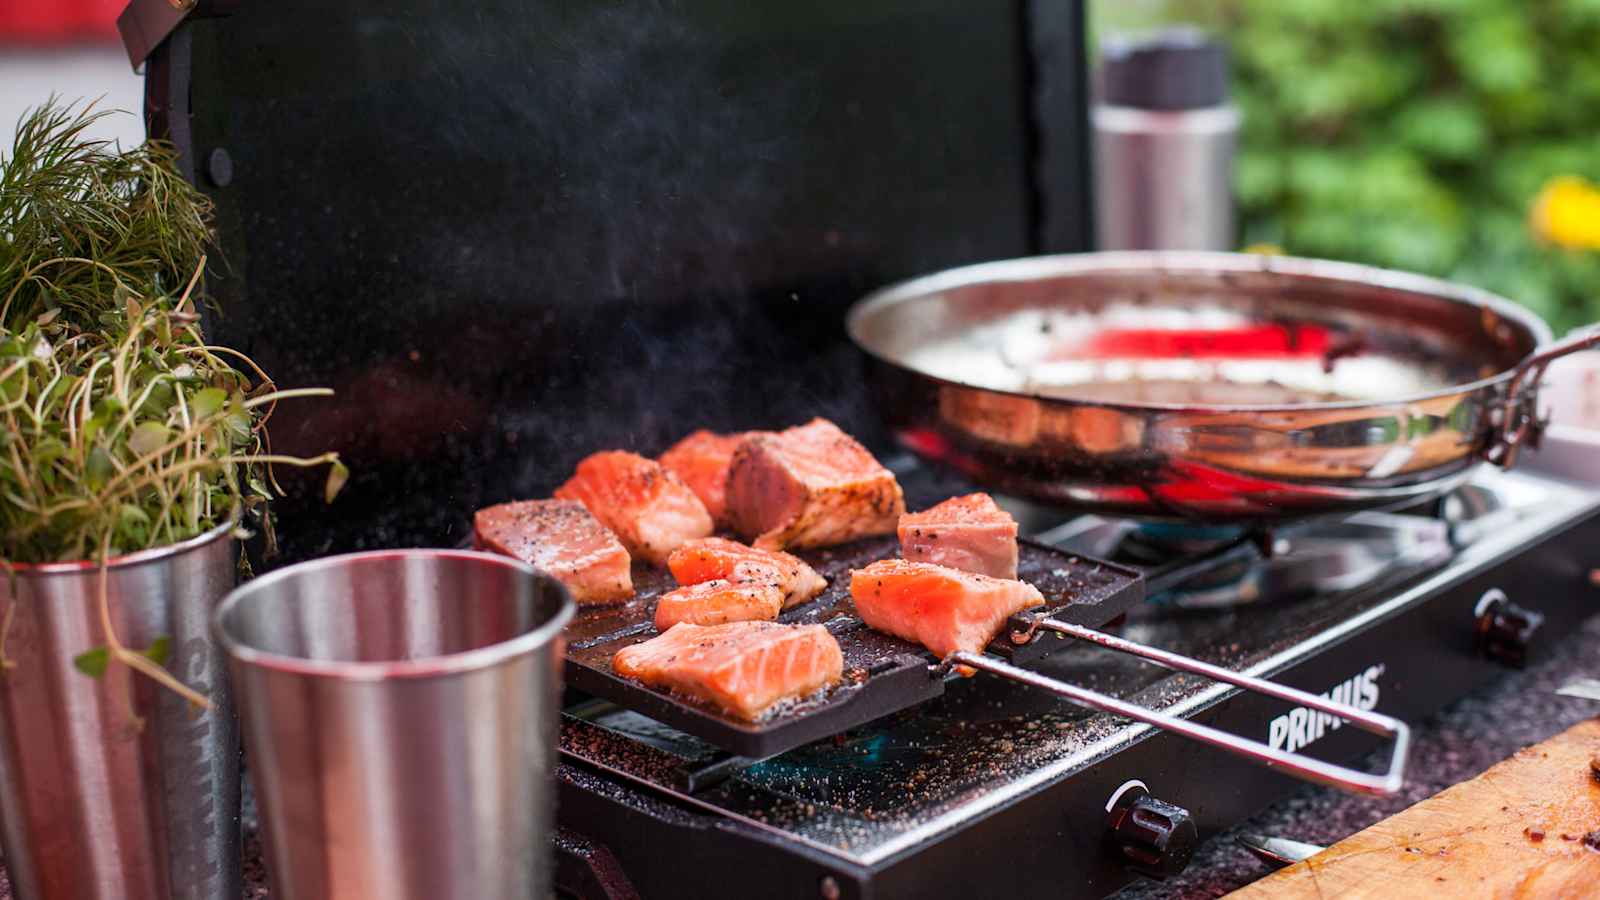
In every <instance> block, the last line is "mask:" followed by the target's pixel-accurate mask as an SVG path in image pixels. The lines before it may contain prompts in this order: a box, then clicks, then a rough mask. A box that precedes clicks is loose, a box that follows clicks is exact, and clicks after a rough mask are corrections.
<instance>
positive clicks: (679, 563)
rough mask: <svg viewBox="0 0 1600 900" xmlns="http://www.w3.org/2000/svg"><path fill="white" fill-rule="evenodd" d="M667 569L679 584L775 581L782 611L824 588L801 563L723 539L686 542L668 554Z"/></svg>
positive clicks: (822, 580)
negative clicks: (781, 595)
mask: <svg viewBox="0 0 1600 900" xmlns="http://www.w3.org/2000/svg"><path fill="white" fill-rule="evenodd" d="M667 568H669V569H671V570H672V577H673V578H676V579H678V583H679V584H699V583H700V582H702V581H710V580H712V579H714V578H722V579H727V580H729V581H734V582H738V581H750V580H758V581H760V580H767V581H771V580H775V581H776V582H777V584H778V586H779V587H780V588H781V589H782V591H783V608H784V609H788V608H790V607H791V606H799V605H800V604H802V603H805V602H807V601H809V600H811V599H812V598H814V597H816V596H817V595H818V594H820V593H822V590H823V588H826V587H827V586H828V580H827V579H826V578H823V577H822V576H821V575H818V574H817V570H816V569H813V568H811V567H810V566H808V565H806V564H805V562H804V561H803V560H801V559H800V558H799V557H797V556H794V555H792V554H788V553H784V552H783V551H781V550H757V549H756V548H754V547H747V546H745V545H744V544H741V543H739V542H738V541H730V540H728V539H727V538H718V537H709V538H701V539H699V540H697V541H690V542H689V543H687V544H684V545H683V546H682V547H679V548H678V549H676V550H674V551H672V556H670V557H668V558H667Z"/></svg>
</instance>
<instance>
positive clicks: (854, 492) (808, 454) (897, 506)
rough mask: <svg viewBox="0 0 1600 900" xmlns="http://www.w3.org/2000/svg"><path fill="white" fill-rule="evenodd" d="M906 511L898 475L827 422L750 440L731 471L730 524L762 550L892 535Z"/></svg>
mask: <svg viewBox="0 0 1600 900" xmlns="http://www.w3.org/2000/svg"><path fill="white" fill-rule="evenodd" d="M905 511H906V502H905V497H904V496H903V495H902V494H901V493H900V485H899V483H898V482H896V481H895V479H894V473H892V472H890V471H889V470H888V469H885V468H884V467H883V466H882V465H881V464H879V462H878V461H877V460H876V459H873V458H872V454H871V453H868V452H867V448H865V447H863V446H861V445H860V444H859V443H857V442H856V440H855V438H852V437H851V436H850V435H848V434H845V433H844V432H843V431H840V430H839V426H837V425H835V424H833V423H832V422H829V421H828V420H827V419H812V420H811V421H810V422H808V423H807V424H805V425H801V426H798V427H795V428H790V429H788V430H787V431H782V432H779V433H777V434H754V435H751V436H750V437H749V438H748V439H746V440H745V442H744V443H742V444H740V445H739V448H738V449H737V450H735V451H734V453H733V462H732V463H731V464H730V465H729V468H728V520H729V522H731V523H732V524H733V527H734V528H735V529H736V530H737V531H738V532H739V533H740V534H742V535H744V536H745V537H747V538H751V539H752V540H751V543H752V544H754V545H755V546H757V547H759V548H761V549H763V550H782V549H784V548H785V547H826V546H830V545H832V544H842V543H844V542H846V541H852V540H855V539H856V538H861V537H866V536H868V535H874V534H889V533H891V532H893V531H894V528H895V524H896V523H897V522H899V520H900V515H901V514H902V513H904V512H905Z"/></svg>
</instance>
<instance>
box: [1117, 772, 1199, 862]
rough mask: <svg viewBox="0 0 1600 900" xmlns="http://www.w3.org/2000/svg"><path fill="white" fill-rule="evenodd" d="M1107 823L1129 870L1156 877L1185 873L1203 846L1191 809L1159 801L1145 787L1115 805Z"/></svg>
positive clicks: (1126, 792) (1124, 797)
mask: <svg viewBox="0 0 1600 900" xmlns="http://www.w3.org/2000/svg"><path fill="white" fill-rule="evenodd" d="M1106 824H1107V826H1108V827H1109V828H1110V829H1111V832H1110V836H1109V837H1110V840H1111V843H1112V845H1113V846H1114V847H1115V848H1116V851H1117V853H1118V854H1119V855H1120V856H1121V858H1122V860H1123V861H1124V862H1126V863H1127V864H1128V867H1129V868H1132V869H1136V870H1137V871H1140V872H1143V873H1144V874H1146V875H1150V876H1153V877H1156V878H1166V877H1167V876H1168V875H1176V874H1178V873H1179V872H1182V871H1183V870H1184V868H1185V867H1186V866H1188V865H1189V858H1190V857H1191V856H1193V855H1194V849H1195V847H1196V846H1197V845H1198V844H1199V843H1200V834H1199V832H1198V831H1197V830H1196V829H1195V826H1194V819H1193V818H1191V817H1190V816H1189V811H1188V810H1186V809H1184V808H1183V807H1181V806H1174V805H1172V804H1171V803H1167V802H1166V801H1164V800H1157V799H1156V798H1155V797H1152V796H1150V793H1149V792H1148V791H1146V790H1144V789H1143V788H1133V789H1131V790H1126V791H1124V792H1123V793H1122V795H1121V796H1119V797H1118V798H1117V801H1116V802H1115V803H1113V804H1112V807H1111V810H1110V812H1109V813H1108V815H1107V820H1106Z"/></svg>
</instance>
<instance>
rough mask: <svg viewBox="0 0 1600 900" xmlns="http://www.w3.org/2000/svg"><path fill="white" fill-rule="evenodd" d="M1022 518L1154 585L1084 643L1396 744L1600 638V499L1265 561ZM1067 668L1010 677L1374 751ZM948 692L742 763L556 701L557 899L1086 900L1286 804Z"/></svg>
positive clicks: (1536, 484) (1069, 657)
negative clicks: (1334, 709)
mask: <svg viewBox="0 0 1600 900" xmlns="http://www.w3.org/2000/svg"><path fill="white" fill-rule="evenodd" d="M901 480H902V483H903V484H904V485H905V487H906V489H907V494H908V498H909V499H910V500H911V501H912V503H913V505H914V506H916V505H923V504H926V503H930V502H933V501H935V500H937V499H939V498H940V497H942V496H948V495H950V494H952V493H955V492H957V491H960V490H963V489H965V486H964V485H960V484H953V483H951V482H948V481H945V480H942V479H940V478H937V477H935V476H933V475H932V474H930V473H929V472H928V471H927V470H925V469H912V470H909V471H907V472H905V473H903V474H902V476H901ZM1014 511H1016V512H1017V513H1018V514H1019V519H1020V520H1021V521H1022V522H1023V527H1024V530H1025V531H1026V532H1031V533H1033V534H1034V535H1035V536H1036V537H1037V539H1038V540H1039V541H1040V542H1041V543H1043V544H1048V545H1052V546H1054V547H1057V548H1061V549H1064V550H1065V551H1066V552H1067V553H1068V554H1084V555H1085V556H1086V557H1098V558H1100V559H1103V560H1107V561H1110V562H1111V563H1114V564H1116V565H1117V566H1120V567H1127V568H1129V569H1132V570H1134V571H1136V572H1143V573H1145V576H1146V577H1145V578H1144V580H1143V585H1142V587H1143V588H1144V590H1143V591H1141V592H1140V593H1141V594H1142V595H1143V599H1142V600H1138V601H1137V602H1135V603H1132V604H1131V607H1130V608H1129V610H1128V612H1127V614H1126V616H1125V618H1122V619H1117V620H1115V621H1111V622H1099V623H1094V624H1096V625H1099V626H1103V630H1105V631H1107V632H1109V633H1113V634H1119V635H1121V636H1122V637H1124V638H1128V639H1132V640H1135V641H1138V642H1139V643H1141V644H1146V645H1152V646H1155V647H1161V648H1166V649H1169V650H1173V651H1177V652H1179V653H1182V654H1185V655H1187V656H1190V657H1194V658H1198V659H1200V660H1204V661H1207V662H1210V663H1214V664H1218V665H1221V666H1224V667H1226V668H1228V669H1232V670H1236V671H1242V672H1246V673H1250V674H1254V675H1263V676H1270V677H1272V678H1273V679H1274V680H1276V681H1279V682H1282V683H1284V684H1287V685H1291V686H1294V687H1298V688H1302V689H1305V690H1308V691H1311V692H1314V693H1318V694H1323V695H1325V696H1328V697H1330V698H1332V699H1334V700H1338V701H1340V702H1343V703H1347V704H1350V705H1353V706H1356V707H1359V708H1361V709H1369V710H1375V711H1377V712H1379V713H1386V714H1388V715H1390V716H1393V717H1396V718H1399V719H1403V720H1414V719H1416V718H1418V717H1420V716H1423V715H1426V714H1427V713H1429V712H1431V711H1433V710H1435V709H1437V708H1439V707H1440V706H1441V705H1443V704H1445V703H1447V702H1449V701H1451V700H1453V699H1455V698H1457V697H1460V696H1462V695H1463V694H1465V693H1467V692H1469V691H1471V690H1473V689H1474V688H1475V687H1476V686H1478V685H1481V684H1483V683H1484V682H1486V681H1488V680H1490V679H1493V678H1495V677H1496V673H1497V672H1498V671H1499V670H1500V668H1501V667H1503V666H1506V665H1521V664H1522V663H1523V662H1524V661H1525V660H1526V659H1527V658H1528V656H1529V655H1530V654H1534V655H1536V654H1537V653H1538V652H1539V646H1540V645H1541V644H1542V643H1544V642H1547V641H1554V640H1557V639H1559V637H1560V636H1561V635H1562V634H1563V633H1568V632H1570V631H1572V630H1573V628H1574V627H1575V626H1576V625H1577V624H1578V623H1579V622H1580V621H1581V620H1583V619H1584V618H1586V617H1587V616H1588V615H1589V614H1591V613H1594V612H1600V515H1597V514H1600V494H1597V493H1596V492H1595V491H1594V490H1593V489H1590V488H1583V487H1578V486H1574V485H1571V484H1567V483H1563V482H1558V481H1555V480H1553V479H1549V478H1545V477H1541V476H1538V475H1533V474H1526V473H1510V474H1507V473H1501V472H1498V471H1487V470H1485V471H1483V472H1482V473H1481V474H1480V475H1479V476H1477V477H1476V478H1475V479H1474V481H1472V482H1471V483H1470V484H1469V485H1468V486H1467V487H1465V488H1463V489H1462V490H1460V491H1458V492H1457V493H1455V494H1453V495H1451V496H1450V497H1449V498H1447V499H1446V500H1445V501H1443V502H1441V503H1438V504H1435V505H1433V506H1431V507H1429V508H1428V509H1424V510H1414V511H1409V512H1404V513H1366V514H1360V515H1357V516H1354V517H1351V518H1349V519H1345V520H1342V521H1337V522H1329V523H1322V524H1317V525H1310V526H1301V527H1299V528H1291V529H1286V530H1281V531H1279V532H1277V533H1275V534H1272V535H1248V534H1237V533H1233V532H1228V531H1223V530H1218V529H1206V528H1193V527H1186V528H1176V527H1173V526H1152V525H1140V524H1133V523H1127V522H1114V521H1107V520H1102V519H1098V518H1094V517H1078V518H1074V519H1070V520H1066V521H1063V517H1062V516H1061V515H1060V514H1059V513H1056V514H1054V516H1053V517H1052V516H1051V515H1050V514H1048V513H1044V512H1042V511H1040V510H1038V509H1036V508H1028V507H1016V508H1015V510H1014ZM1263 553H1265V554H1266V558H1263ZM1118 596H1121V597H1123V598H1124V599H1126V597H1127V595H1126V594H1119V595H1118ZM1096 618H1105V616H1097V617H1096ZM1046 639H1049V640H1054V638H1053V637H1050V636H1047V637H1046ZM1068 643H1069V644H1070V646H1069V647H1068V648H1066V649H1065V650H1063V651H1060V652H1053V653H1049V654H1036V655H1035V656H1034V657H1033V658H1030V659H1027V660H1020V661H1016V662H1017V665H1019V666H1025V667H1026V668H1028V669H1029V670H1032V671H1036V672H1038V673H1040V674H1043V675H1045V676H1048V677H1050V678H1053V679H1055V680H1056V681H1058V682H1064V683H1068V684H1072V685H1077V686H1081V687H1083V688H1087V689H1090V690H1092V691H1096V692H1100V693H1102V694H1106V695H1110V696H1111V697H1115V698H1120V699H1122V700H1126V701H1132V702H1134V703H1137V704H1139V705H1141V706H1144V707H1147V708H1151V709H1156V710H1162V711H1164V712H1166V713H1168V714H1171V715H1175V716H1179V717H1181V718H1183V719H1186V720H1189V721H1191V722H1195V723H1202V724H1206V725H1210V726H1214V727H1216V728H1220V729H1222V730H1224V731H1228V732H1232V733H1234V734H1237V735H1240V736H1242V737H1246V738H1251V739H1254V740H1257V741H1260V742H1263V743H1265V744H1266V745H1268V746H1269V747H1271V748H1273V749H1274V750H1278V751H1290V752H1294V753H1301V754H1305V755H1307V756H1310V757H1314V758H1316V759H1320V760H1326V761H1336V762H1340V763H1350V762H1352V761H1356V760H1360V759H1362V758H1363V757H1366V756H1368V755H1369V754H1370V752H1371V751H1372V750H1374V749H1375V748H1377V747H1379V746H1380V745H1383V744H1384V742H1383V741H1382V740H1381V739H1380V738H1379V737H1375V736H1373V735H1372V734H1368V733H1366V732H1364V731H1361V730H1358V729H1357V728H1355V727H1351V726H1350V725H1343V726H1341V723H1340V722H1339V720H1337V719H1336V718H1334V717H1332V716H1329V715H1326V714H1324V713H1320V712H1317V711H1315V710H1312V709H1307V708H1304V707H1296V706H1294V705H1293V704H1290V703H1286V702H1283V701H1281V700H1276V699H1273V698H1271V697H1266V696H1261V695H1259V694H1254V693H1242V692H1240V691H1239V690H1238V689H1236V688H1233V687H1230V686H1228V685H1223V684H1217V683H1214V682H1212V681H1210V680H1208V679H1204V678H1200V677H1196V676H1193V675H1188V674H1179V673H1174V672H1171V671H1168V670H1166V669H1162V668H1157V667H1155V666H1152V665H1148V664H1146V663H1145V662H1142V661H1140V660H1139V659H1136V658H1134V657H1130V656H1127V655H1125V654H1120V653H1112V652H1110V651H1107V650H1104V649H1101V648H1099V647H1095V646H1091V645H1088V644H1085V643H1084V642H1081V641H1072V642H1068ZM941 685H942V690H940V691H939V692H938V695H937V696H935V697H933V698H931V699H928V700H926V701H925V702H919V703H917V704H915V705H912V706H909V707H908V708H906V709H905V710H904V711H902V712H898V713H894V714H892V715H889V716H888V717H886V718H877V719H875V720H873V721H871V722H870V723H868V724H865V725H859V726H856V727H849V728H847V730H844V731H843V732H842V733H835V734H831V735H829V736H826V737H822V738H820V739H816V740H811V741H810V742H809V743H806V744H804V745H802V746H799V747H796V748H794V749H790V750H787V751H786V752H782V753H780V754H778V755H776V756H773V757H770V758H767V759H764V760H762V761H760V762H753V761H752V760H751V759H749V758H746V757H740V756H735V755H730V754H729V753H728V752H726V751H724V750H721V749H719V748H718V747H715V746H713V745H711V744H709V743H706V742H704V741H701V740H699V739H697V738H693V737H690V736H688V735H687V734H685V733H684V732H682V731H680V730H677V729H674V728H672V727H669V726H667V725H664V724H661V722H659V721H657V720H655V719H650V718H645V717H644V716H643V715H640V714H639V713H637V712H633V711H628V710H626V709H623V708H621V707H620V706H618V705H615V704H613V703H611V702H609V701H606V700H601V699H595V698H594V697H592V696H574V697H573V702H572V703H571V704H570V705H569V707H568V709H567V712H566V717H565V721H564V724H563V733H562V755H563V763H562V765H561V768H560V780H561V794H560V811H559V820H560V823H561V827H562V834H561V837H560V839H559V840H558V842H557V843H558V848H559V851H560V853H559V855H560V866H559V870H560V875H559V879H558V882H559V886H560V888H561V890H562V891H564V892H568V893H571V894H576V895H582V896H632V895H634V894H640V895H644V896H647V897H697V898H704V897H796V898H802V897H803V898H817V897H820V898H824V900H835V898H846V897H879V898H882V897H935V896H964V897H973V896H1008V897H1046V896H1048V897H1062V896H1096V897H1097V896H1103V895H1105V894H1108V893H1110V892H1112V891H1115V890H1116V889H1117V888H1119V887H1120V886H1122V885H1123V884H1125V883H1127V882H1128V881H1129V880H1130V879H1132V878H1134V877H1137V875H1136V873H1146V874H1156V875H1159V874H1161V873H1163V872H1172V871H1176V870H1178V869H1181V868H1182V867H1183V865H1184V864H1185V863H1186V862H1187V860H1188V857H1189V853H1190V852H1191V851H1192V849H1193V847H1194V846H1195V845H1196V844H1197V843H1198V842H1199V841H1200V840H1203V839H1204V838H1205V837H1207V836H1208V835H1209V834H1212V833H1215V832H1216V831H1218V830H1221V829H1224V828H1226V827H1228V826H1229V825H1231V824H1233V823H1236V822H1238V821H1240V820H1242V819H1243V818H1245V817H1247V816H1249V815H1251V814H1253V813H1254V812H1256V811H1258V810H1259V809H1261V808H1262V807H1264V806H1266V805H1267V804H1269V803H1271V802H1273V801H1274V800H1275V799H1277V798H1278V797H1280V796H1282V795H1283V794H1284V793H1285V792H1286V791H1288V790H1289V789H1291V788H1292V787H1294V786H1295V785H1296V782H1295V781H1293V780H1292V779H1291V778H1290V777H1289V776H1287V775H1285V774H1283V773H1282V772H1281V771H1273V770H1271V769H1269V768H1265V767H1262V766H1261V765H1259V764H1257V762H1255V761H1252V760H1250V759H1248V758H1245V757H1243V756H1239V755H1235V754H1231V753H1225V752H1222V751H1221V750H1219V749H1215V748H1213V747H1210V746H1206V745H1204V744H1201V743H1196V742H1194V741H1191V740H1188V739H1186V738H1184V737H1182V736H1179V735H1176V734H1173V733H1170V732H1168V731H1162V730H1157V729H1155V728H1153V727H1151V726H1150V725H1146V724H1139V723H1131V722H1130V721H1129V720H1127V719H1125V718H1119V717H1117V716H1115V715H1111V714H1108V713H1103V712H1094V711H1091V710H1087V709H1084V708H1081V707H1079V706H1075V705H1073V704H1072V703H1070V702H1068V701H1066V700H1063V699H1061V698H1060V697H1058V696H1056V695H1055V694H1052V693H1049V692H1047V691H1045V690H1037V689H1033V688H1030V687H1027V686H1024V685H1021V684H1018V683H1016V682H1015V681H1013V680H1007V679H1002V678H997V677H991V676H990V675H989V674H987V673H979V674H977V675H976V676H974V677H971V678H959V677H951V678H948V679H946V680H944V681H942V682H941ZM671 713H672V711H671V710H665V711H663V713H662V715H664V716H667V715H670V714H671ZM1409 764H1410V766H1411V767H1413V769H1415V768H1420V767H1426V766H1428V765H1429V760H1427V759H1425V758H1412V759H1411V760H1410V761H1409ZM1381 766H1382V762H1381V761H1380V762H1378V763H1374V764H1373V767H1374V768H1379V767H1381Z"/></svg>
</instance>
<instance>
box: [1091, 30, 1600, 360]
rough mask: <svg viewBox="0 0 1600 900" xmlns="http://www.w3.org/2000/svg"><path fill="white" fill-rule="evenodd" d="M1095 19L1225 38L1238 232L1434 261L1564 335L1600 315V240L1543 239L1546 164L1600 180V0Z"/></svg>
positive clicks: (1422, 267)
mask: <svg viewBox="0 0 1600 900" xmlns="http://www.w3.org/2000/svg"><path fill="white" fill-rule="evenodd" d="M1090 12H1091V17H1092V19H1091V21H1092V23H1093V27H1094V29H1095V30H1096V31H1097V32H1099V33H1101V34H1104V33H1107V32H1112V31H1117V32H1121V31H1130V30H1132V31H1138V30H1142V29H1147V28H1149V27H1152V26H1155V25H1160V24H1193V25H1197V26H1200V27H1202V28H1206V29H1208V30H1210V31H1213V32H1214V33H1216V34H1218V35H1219V36H1221V37H1222V38H1224V39H1225V40H1226V41H1227V42H1228V44H1229V46H1230V48H1231V52H1232V59H1233V91H1234V97H1235V99H1236V101H1237V102H1238V104H1239V106H1240V107H1241V109H1242V110H1243V112H1244V115H1245V125H1244V132H1243V135H1242V137H1241V147H1240V155H1239V159H1238V164H1237V169H1236V188H1237V193H1238V199H1239V210H1240V214H1241V219H1242V229H1243V233H1242V235H1241V243H1242V244H1252V243H1271V244H1276V245H1279V246H1281V247H1283V248H1284V249H1285V250H1286V251H1287V252H1289V253H1293V254H1295V255H1300V256H1317V257H1328V258H1333V259H1348V260H1355V261H1359V262H1366V263H1372V264H1375V265H1381V266H1389V267H1393V268H1398V269H1408V270H1412V271H1417V272H1425V273H1428V274H1433V275H1440V276H1443V277H1446V278H1451V279H1455V280H1459V281H1463V282H1467V283H1470V284H1476V285H1479V286H1481V287H1484V288H1488V289H1489V290H1492V291H1495V292H1497V293H1500V294H1504V295H1505V296H1507V297H1510V298H1512V299H1514V300H1517V301H1520V302H1522V303H1524V304H1526V305H1528V306H1529V307H1531V308H1533V309H1534V310H1535V311H1537V312H1538V313H1539V314H1540V315H1542V316H1544V317H1545V319H1546V320H1547V321H1549V322H1550V324H1551V326H1552V327H1553V328H1555V329H1556V333H1557V334H1560V333H1561V332H1562V331H1564V330H1566V329H1568V328H1571V327H1574V326H1577V325H1581V324H1584V323H1587V322H1592V321H1596V320H1600V252H1595V251H1587V250H1564V249H1560V248H1555V247H1548V246H1544V245H1541V244H1540V243H1539V241H1538V240H1537V239H1536V238H1535V237H1534V235H1533V234H1532V233H1531V232H1530V230H1529V228H1528V224H1527V221H1528V210H1529V208H1530V206H1531V204H1532V201H1533V198H1534V196H1535V195H1536V194H1537V193H1538V191H1539V188H1540V187H1541V186H1542V185H1543V184H1544V183H1545V181H1546V180H1547V179H1549V178H1550V177H1552V176H1555V175H1562V174H1574V175H1581V176H1583V177H1585V178H1588V179H1590V180H1591V181H1595V182H1597V183H1600V0H1187V2H1179V0H1097V2H1095V3H1093V4H1092V5H1091V7H1090Z"/></svg>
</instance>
